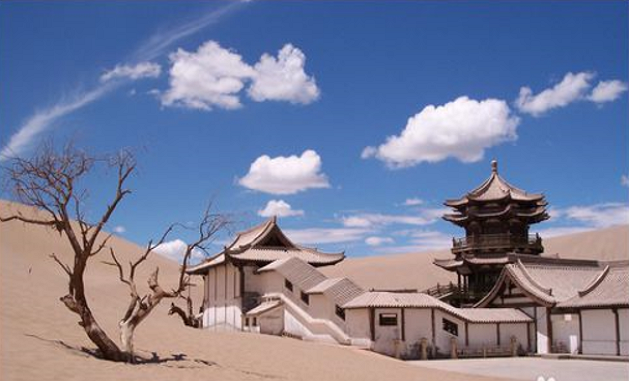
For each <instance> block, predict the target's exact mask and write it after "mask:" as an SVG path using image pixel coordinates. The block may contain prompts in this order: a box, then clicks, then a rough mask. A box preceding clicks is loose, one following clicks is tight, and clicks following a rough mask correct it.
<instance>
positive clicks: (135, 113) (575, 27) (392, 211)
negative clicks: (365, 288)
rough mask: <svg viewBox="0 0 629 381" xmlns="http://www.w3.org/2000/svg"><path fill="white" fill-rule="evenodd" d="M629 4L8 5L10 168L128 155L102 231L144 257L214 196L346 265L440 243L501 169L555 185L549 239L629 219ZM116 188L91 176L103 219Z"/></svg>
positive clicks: (242, 215)
mask: <svg viewBox="0 0 629 381" xmlns="http://www.w3.org/2000/svg"><path fill="white" fill-rule="evenodd" d="M627 8H628V3H627V2H621V1H615V2H612V1H608V2H583V1H579V2H514V1H509V2H443V3H441V2H386V3H385V2H377V1H370V2H325V3H323V2H321V3H306V2H290V1H287V2H263V1H252V2H245V3H221V2H211V3H205V2H196V1H195V2H155V3H149V2H122V1H119V2H89V3H88V2H52V3H45V2H2V3H0V99H1V100H2V101H1V102H0V124H1V126H2V128H1V129H0V145H1V148H0V149H1V150H2V155H3V156H2V157H1V158H0V160H4V161H6V159H7V157H9V156H11V155H25V156H28V155H31V154H33V153H34V151H35V149H36V147H37V144H38V143H40V142H41V141H42V140H44V139H47V138H50V137H52V138H54V140H55V141H56V142H63V141H64V140H65V139H74V140H75V141H76V142H77V144H78V145H79V146H82V147H87V148H88V149H91V150H93V151H95V152H115V151H116V150H118V149H120V148H123V147H130V148H132V149H135V150H136V152H137V156H138V161H139V163H140V166H139V171H138V174H137V176H136V177H134V178H133V180H132V184H131V186H132V188H133V190H134V193H133V194H132V195H131V196H130V197H129V198H128V199H126V200H125V202H124V203H123V204H122V205H121V208H120V209H119V211H118V212H117V214H116V216H115V219H114V221H112V224H111V226H110V227H109V228H110V229H116V230H118V231H120V232H121V233H120V234H121V235H123V236H124V237H126V238H128V239H130V240H132V241H135V242H138V243H141V244H142V243H144V242H146V241H147V240H148V239H149V238H151V237H155V236H157V235H159V234H160V232H161V231H162V230H163V229H164V228H165V227H166V226H167V225H168V224H170V223H171V222H175V221H179V222H189V221H196V220H198V218H199V216H200V214H201V212H202V210H203V208H204V205H205V204H206V203H207V202H208V200H209V199H210V198H211V197H214V198H215V203H216V205H217V207H218V208H219V210H221V211H224V212H229V213H235V216H237V219H238V220H239V221H240V225H239V226H240V227H245V226H248V225H251V224H254V223H257V222H260V221H262V219H263V218H264V217H262V216H261V215H266V214H270V213H280V214H282V215H284V216H283V217H281V218H280V224H281V226H282V227H283V228H285V229H286V230H288V231H289V235H290V236H291V237H293V239H294V240H295V241H299V242H302V243H305V244H308V245H311V246H313V245H314V246H317V247H319V248H322V249H325V250H330V251H337V250H346V253H347V255H349V256H362V255H373V254H386V253H401V252H409V251H420V250H426V249H431V248H434V247H447V246H448V240H449V239H450V238H451V237H452V236H459V235H461V234H462V232H461V231H460V230H458V229H457V228H455V227H453V226H449V224H448V223H446V222H445V221H441V220H440V218H439V216H440V215H441V214H442V213H443V212H444V211H445V210H444V209H443V208H444V207H443V205H442V202H443V201H444V200H445V199H446V198H456V197H459V196H461V195H462V194H464V192H466V191H468V190H471V189H472V188H474V187H475V186H477V185H479V184H480V183H481V182H482V181H484V180H485V178H486V177H487V176H488V175H489V173H490V164H489V163H490V161H491V159H492V158H496V159H497V160H498V161H499V165H500V172H501V174H502V175H503V176H504V177H505V178H506V179H507V180H509V181H510V182H512V183H513V184H514V185H517V186H519V187H521V188H524V189H526V190H528V191H532V192H544V193H545V195H546V197H547V200H548V201H549V203H550V206H551V215H552V217H553V218H552V219H551V220H550V221H547V222H544V223H542V224H539V225H538V226H536V230H537V231H540V232H541V233H542V234H544V235H545V236H552V235H557V234H561V233H567V232H574V231H580V230H587V229H594V228H601V227H606V226H610V225H614V224H619V223H627V222H628V221H629V206H628V201H629V200H628V197H627V196H628V193H627V191H628V187H629V179H627V176H629V161H628V160H627V159H628V156H629V152H628V148H629V128H628V127H629V125H628V124H629V115H628V114H629V112H628V110H629V108H628V107H627V102H628V97H627V82H628V79H629V75H628V68H629V62H628V57H629V44H628V40H627V39H628V37H627V36H629V22H628V16H627V15H628V9H627ZM390 137H391V138H390ZM106 180H107V179H106V178H105V179H104V178H103V177H102V176H99V177H94V178H90V179H88V180H87V184H86V185H87V186H89V187H90V188H91V189H92V192H91V193H92V194H91V198H90V201H89V208H90V210H92V211H93V213H97V212H98V211H99V209H98V208H99V207H102V206H103V202H104V201H105V200H106V199H107V198H106V197H107V195H108V193H107V191H110V189H108V188H107V187H108V186H109V187H110V186H111V182H107V181H106ZM3 197H9V196H8V195H7V194H5V195H4V196H3ZM188 234H189V233H187V232H185V231H181V232H177V233H176V234H175V235H173V237H172V239H173V240H176V239H181V240H184V241H185V240H187V239H190V238H191V237H190V236H189V235H188ZM221 242H222V241H220V242H219V243H221ZM176 243H177V242H174V243H173V244H172V247H174V248H176V247H177V244H176ZM444 245H445V246H444ZM217 248H218V246H217Z"/></svg>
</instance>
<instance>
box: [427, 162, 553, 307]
mask: <svg viewBox="0 0 629 381" xmlns="http://www.w3.org/2000/svg"><path fill="white" fill-rule="evenodd" d="M445 205H446V206H449V207H451V208H453V209H454V210H453V213H449V214H446V215H444V216H443V218H444V219H445V220H446V221H450V222H452V223H453V224H455V225H458V226H460V227H462V228H464V229H465V237H462V238H456V239H453V242H452V253H453V254H454V256H455V257H454V259H448V260H435V264H436V265H437V266H440V267H442V268H444V269H446V270H448V271H455V272H456V273H457V275H458V291H459V292H457V294H458V296H459V298H461V299H464V300H459V301H460V302H473V301H474V300H478V299H479V298H480V297H482V296H483V295H484V293H486V292H487V291H488V290H489V289H491V287H492V286H493V285H494V284H495V282H496V280H497V278H498V276H499V274H500V271H501V270H502V268H503V267H504V265H505V264H507V263H511V262H514V261H516V260H517V259H518V258H522V257H531V256H539V255H540V254H541V253H542V252H543V251H544V247H543V246H542V239H541V238H540V237H539V235H537V234H529V226H530V225H531V224H535V223H538V222H541V221H544V220H546V219H548V214H547V213H546V205H547V203H546V201H545V199H544V195H542V194H537V193H527V192H525V191H523V190H521V189H518V188H516V187H514V186H513V185H511V184H509V183H508V182H507V181H505V180H504V179H503V178H502V177H501V176H500V175H499V174H498V163H497V162H496V161H495V160H494V161H492V163H491V176H490V177H489V178H488V179H487V180H486V181H485V182H484V183H482V184H481V185H480V186H479V187H477V188H476V189H474V190H472V191H470V192H468V193H467V194H466V195H465V196H463V197H461V198H459V199H456V200H447V201H446V202H445Z"/></svg>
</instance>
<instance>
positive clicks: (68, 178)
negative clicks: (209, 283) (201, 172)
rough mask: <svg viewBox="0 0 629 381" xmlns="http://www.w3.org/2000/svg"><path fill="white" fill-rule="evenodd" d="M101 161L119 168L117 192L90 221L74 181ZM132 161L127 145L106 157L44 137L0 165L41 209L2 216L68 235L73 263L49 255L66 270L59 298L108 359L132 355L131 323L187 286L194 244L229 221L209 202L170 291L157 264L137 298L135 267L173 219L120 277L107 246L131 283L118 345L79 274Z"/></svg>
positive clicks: (95, 249)
mask: <svg viewBox="0 0 629 381" xmlns="http://www.w3.org/2000/svg"><path fill="white" fill-rule="evenodd" d="M103 163H105V164H106V166H108V167H110V168H112V169H114V170H115V173H116V174H117V181H116V187H115V194H114V196H113V198H112V200H111V202H110V203H109V204H108V205H107V208H106V209H105V210H104V212H103V214H102V215H101V217H100V218H99V219H98V220H96V222H94V223H91V222H88V221H87V219H86V218H85V215H84V213H83V210H82V207H83V203H84V201H85V198H86V195H87V190H86V189H83V190H80V189H79V186H78V185H79V184H80V180H82V178H83V177H85V175H86V174H88V173H89V172H90V171H91V170H92V169H93V167H94V166H95V165H96V164H103ZM135 165H136V164H135V159H134V157H133V155H131V154H130V153H129V152H126V151H122V152H121V153H120V154H118V155H116V156H113V157H109V158H96V157H92V156H90V155H88V154H87V153H85V152H83V151H80V150H77V149H75V148H74V147H73V146H72V145H71V144H68V145H66V146H65V147H64V149H63V150H62V151H61V152H56V151H55V150H54V148H53V146H52V144H51V143H48V144H46V145H44V146H43V147H41V148H40V149H39V151H38V154H37V155H36V156H35V157H34V158H32V159H30V160H27V159H21V158H14V159H13V160H12V162H11V165H10V166H9V167H5V168H4V169H5V170H6V172H7V173H8V177H7V180H8V183H9V185H11V187H12V188H13V193H14V195H15V197H16V199H17V200H18V201H20V202H22V203H23V204H25V205H28V206H33V207H36V208H38V209H39V210H41V211H42V212H43V214H41V215H37V216H35V217H25V216H23V215H22V214H21V213H19V212H18V213H16V214H13V215H8V216H0V221H2V222H7V221H13V220H16V221H21V222H24V223H27V224H34V225H41V226H44V227H48V228H51V229H54V230H56V231H58V232H59V234H60V235H62V236H65V237H66V239H67V240H68V243H69V244H70V247H71V248H72V253H73V261H72V265H69V264H67V263H64V262H63V261H61V260H60V259H59V258H58V257H57V256H55V254H52V255H51V257H52V258H53V259H54V261H55V262H56V263H57V264H58V265H59V266H61V268H62V269H63V271H64V272H65V273H66V274H67V276H68V294H67V295H65V296H63V297H61V298H60V300H61V302H62V303H63V304H64V305H65V306H66V307H67V308H68V309H69V310H70V311H72V312H73V313H75V314H77V315H78V316H79V319H80V320H79V325H81V326H82V327H83V329H84V330H85V333H86V334H87V336H88V337H89V339H90V340H91V341H92V342H93V343H94V344H95V345H96V346H97V347H98V349H99V351H100V353H101V355H102V357H103V358H104V359H107V360H112V361H132V360H133V358H134V355H133V334H134V331H135V328H137V326H138V325H139V324H140V323H141V322H142V321H143V320H144V319H145V318H146V317H147V316H148V315H149V314H150V313H151V311H152V310H153V308H155V306H157V305H158V304H159V303H160V301H161V300H162V299H163V298H175V297H178V296H180V295H181V293H182V292H183V291H184V290H185V289H186V288H187V287H188V280H189V279H188V277H187V276H186V275H185V270H186V266H187V264H188V260H189V258H190V255H191V254H192V251H193V250H197V249H199V250H204V251H205V244H206V242H208V241H209V240H210V239H211V238H212V237H213V236H214V235H215V234H216V233H217V232H218V231H219V230H221V229H223V228H224V227H225V226H226V225H227V224H228V220H227V219H226V218H225V217H224V216H223V215H221V214H210V212H209V210H210V208H209V207H208V209H207V210H206V212H205V215H204V218H203V220H202V221H201V223H200V225H199V239H198V240H197V241H195V242H194V243H192V244H190V245H188V246H187V250H186V253H185V255H184V259H183V265H182V267H181V272H180V275H179V283H178V287H177V289H175V290H172V291H170V292H166V291H164V290H163V289H162V288H161V287H160V286H159V284H158V278H157V275H158V270H157V269H156V270H155V272H154V273H153V274H152V275H151V276H150V277H149V280H148V282H149V288H150V289H151V293H150V294H149V295H147V296H145V297H142V298H140V296H139V295H138V292H137V290H136V287H135V283H134V276H135V270H136V267H137V266H138V265H140V264H141V263H142V262H144V260H146V258H147V257H148V256H149V254H150V253H151V252H152V251H153V250H154V249H155V248H156V247H157V246H159V245H160V244H162V243H163V242H164V240H165V239H166V236H167V235H168V233H169V232H170V231H171V230H172V229H173V226H174V225H173V226H171V227H170V228H168V230H167V231H166V233H164V235H163V236H162V238H161V239H160V241H159V242H158V243H157V244H156V245H153V244H152V242H149V244H148V246H147V249H146V251H145V253H144V255H143V256H141V257H140V258H139V259H138V260H136V261H135V262H134V263H133V264H131V272H130V273H129V278H125V277H124V272H123V269H122V266H121V265H120V263H119V262H118V260H117V258H116V256H115V255H114V252H113V250H112V251H111V255H112V258H113V259H114V262H115V263H114V264H115V265H116V266H117V267H118V269H119V276H120V280H121V281H122V282H124V283H126V284H127V285H129V288H130V290H131V301H130V303H129V307H128V308H127V312H126V314H125V316H124V318H123V319H122V321H121V322H120V342H121V345H122V349H121V348H119V347H118V346H117V345H116V343H115V342H114V341H113V340H111V338H109V336H108V335H107V333H106V332H105V331H104V330H103V329H102V328H101V327H100V325H99V324H98V322H97V321H96V318H95V317H94V314H93V313H92V311H91V309H90V307H89V304H88V301H87V297H86V294H85V283H84V279H83V277H84V274H85V269H86V268H87V265H88V262H89V260H90V258H92V257H93V256H95V255H97V254H98V253H100V252H101V251H102V250H103V249H104V248H105V247H107V242H108V240H109V239H110V237H111V235H106V236H105V237H104V238H102V235H101V233H102V232H103V229H104V228H105V226H106V224H107V223H108V222H109V220H110V218H111V216H112V214H113V213H114V211H115V210H116V208H117V207H118V205H119V203H120V202H121V201H122V200H123V199H124V198H125V197H126V196H127V195H129V194H130V193H131V191H130V190H129V189H127V188H126V182H127V180H128V179H129V176H130V175H131V174H132V173H133V172H134V170H135ZM73 220H75V222H76V223H75V222H73Z"/></svg>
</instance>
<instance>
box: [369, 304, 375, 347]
mask: <svg viewBox="0 0 629 381" xmlns="http://www.w3.org/2000/svg"><path fill="white" fill-rule="evenodd" d="M369 334H370V335H371V341H376V311H374V308H373V307H369Z"/></svg>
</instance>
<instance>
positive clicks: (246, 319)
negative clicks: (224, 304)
mask: <svg viewBox="0 0 629 381" xmlns="http://www.w3.org/2000/svg"><path fill="white" fill-rule="evenodd" d="M245 326H247V327H248V326H249V318H245Z"/></svg>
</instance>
